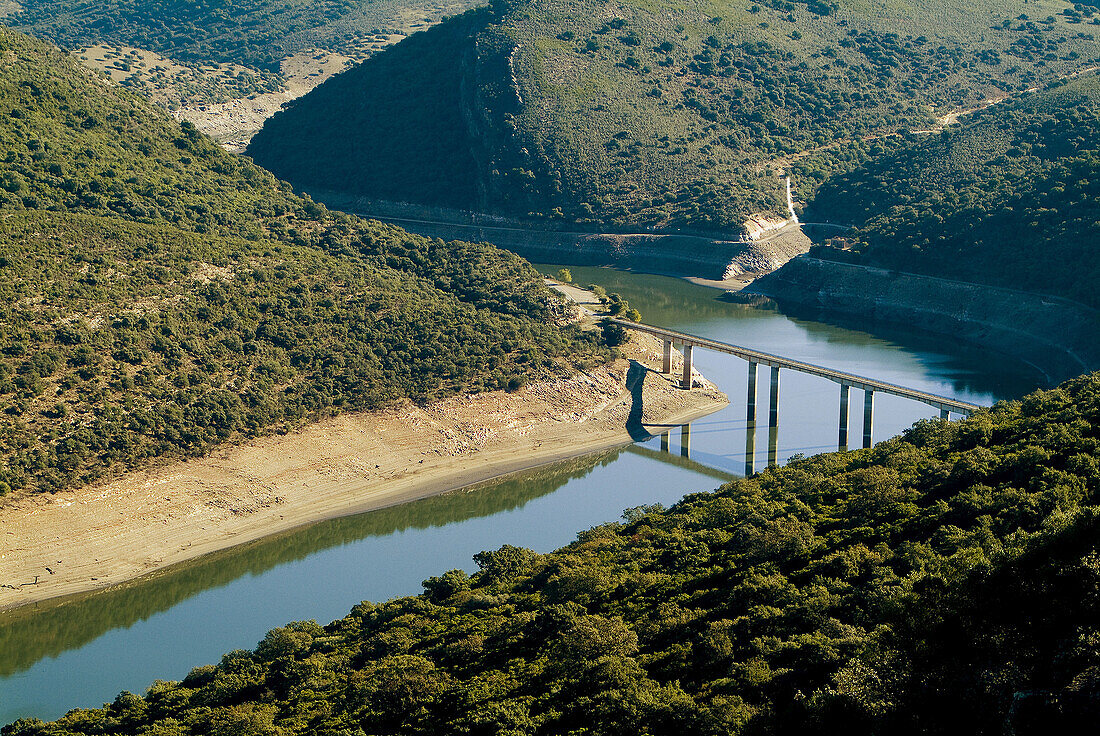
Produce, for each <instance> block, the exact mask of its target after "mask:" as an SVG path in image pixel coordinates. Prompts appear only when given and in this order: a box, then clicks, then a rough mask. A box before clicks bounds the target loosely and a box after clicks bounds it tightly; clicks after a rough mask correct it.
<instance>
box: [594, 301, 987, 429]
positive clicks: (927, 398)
mask: <svg viewBox="0 0 1100 736" xmlns="http://www.w3.org/2000/svg"><path fill="white" fill-rule="evenodd" d="M610 319H611V321H612V322H615V323H616V324H619V325H622V326H623V327H626V328H627V329H631V330H637V331H638V332H645V333H648V334H650V335H655V336H657V337H661V338H664V339H666V340H671V341H673V342H679V343H682V344H684V345H694V346H696V347H701V348H706V349H708V350H715V351H717V352H720V353H727V354H729V355H735V356H737V357H738V358H741V359H743V360H748V361H751V362H753V363H760V364H762V365H769V366H775V367H777V368H789V369H790V370H793V371H799V372H801V373H809V374H810V375H812V376H820V377H821V378H827V379H829V380H830V381H835V382H836V383H839V384H841V385H845V386H853V387H855V388H858V389H863V390H865V391H866V390H870V391H875V392H881V393H884V394H892V395H894V396H902V397H904V398H906V399H913V400H915V401H920V402H922V403H925V404H928V405H929V406H934V407H935V408H937V409H941V410H944V409H946V410H947V411H953V412H957V413H960V414H972V413H973V412H975V411H977V410H978V409H981V408H982V407H981V406H979V405H978V404H971V403H970V402H967V401H959V400H957V399H951V398H948V397H946V396H939V395H938V394H932V393H928V392H927V391H919V390H917V389H912V388H906V387H905V386H898V385H897V384H894V383H887V382H885V381H879V380H876V379H874V378H866V377H864V376H857V375H854V374H852V373H845V372H843V371H837V370H833V369H832V368H825V367H824V366H820V365H814V364H812V363H803V362H802V361H799V360H792V359H791V358H784V357H783V356H781V355H772V354H771V353H764V352H761V351H759V350H752V349H751V348H744V347H741V346H739V345H731V344H729V343H725V342H719V341H718V340H711V339H710V338H707V337H700V336H698V335H689V334H687V333H685V332H677V331H676V330H667V329H665V328H663V327H653V326H652V325H644V324H641V323H638V322H630V321H628V320H625V319H618V318H616V317H611V318H610Z"/></svg>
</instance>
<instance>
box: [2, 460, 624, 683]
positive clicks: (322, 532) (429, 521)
mask: <svg viewBox="0 0 1100 736" xmlns="http://www.w3.org/2000/svg"><path fill="white" fill-rule="evenodd" d="M620 452H622V450H621V449H616V450H610V451H606V452H601V453H596V454H595V455H588V456H585V457H583V458H579V459H575V460H568V461H565V462H562V463H557V464H555V465H551V466H548V467H546V468H542V469H539V470H535V471H531V472H529V473H524V474H523V475H522V477H517V478H508V479H505V480H500V481H494V482H489V483H483V484H480V485H477V486H471V487H469V488H464V489H462V490H460V491H454V492H452V493H447V494H444V495H441V496H433V497H430V498H425V499H423V500H420V501H415V502H413V503H407V504H402V505H399V506H392V507H390V508H385V509H380V510H378V511H371V512H369V513H365V514H358V515H356V516H347V517H344V518H340V519H332V520H330V521H326V522H321V523H318V524H314V525H311V526H309V527H308V528H304V529H295V530H292V531H288V532H285V533H282V534H277V535H274V536H271V537H265V538H264V539H260V540H257V541H255V542H251V543H248V544H242V545H239V546H237V547H233V548H231V549H227V550H223V551H221V552H215V553H213V554H210V555H206V556H204V557H201V558H199V559H197V560H194V561H191V562H185V563H181V564H179V565H174V566H172V567H170V568H166V569H165V570H162V571H159V572H156V573H153V574H151V575H147V576H144V577H142V578H138V579H137V580H134V581H131V582H129V583H123V584H121V585H118V586H114V587H111V588H107V589H105V590H102V591H96V592H93V593H85V594H80V595H76V596H70V597H67V598H62V599H58V600H54V601H46V602H44V603H41V604H38V605H36V606H24V607H22V608H17V609H15V610H14V611H12V612H10V613H8V614H0V677H7V676H9V675H12V674H14V673H17V672H20V671H22V670H25V669H27V668H28V667H30V666H31V665H33V664H34V663H35V662H37V661H38V660H39V659H41V658H43V657H56V656H57V655H59V654H60V653H62V652H64V651H66V650H69V649H74V648H76V647H79V646H82V645H83V644H85V643H87V642H89V641H91V640H93V639H96V638H98V637H99V636H101V635H102V634H104V633H105V632H107V631H110V630H112V629H117V628H124V627H127V626H130V625H132V624H133V623H134V622H136V621H141V620H144V619H147V618H149V617H150V616H152V615H153V614H155V613H158V612H160V611H165V610H168V609H170V608H172V607H174V606H176V605H177V604H179V603H181V602H182V601H184V600H187V599H188V598H191V597H192V596H194V595H196V594H198V593H201V592H202V591H205V590H210V589H212V588H219V587H221V586H223V585H226V584H227V583H229V582H232V581H233V580H236V579H237V578H240V577H242V576H245V575H259V574H261V573H264V572H266V571H268V570H271V569H272V568H275V567H277V566H279V565H283V564H286V563H289V562H293V561H295V560H301V559H303V558H305V557H308V556H309V555H312V554H315V553H317V552H319V551H321V550H325V549H330V548H332V547H338V546H341V545H345V544H349V543H351V542H355V541H358V540H361V539H363V538H365V537H371V536H375V537H378V536H384V535H387V534H392V533H393V532H400V531H406V530H410V529H427V528H430V527H439V526H444V525H447V524H452V523H455V522H459V521H463V520H466V519H472V518H477V517H486V516H492V515H493V514H497V513H500V512H502V511H510V510H515V509H520V508H523V507H524V506H525V505H526V504H527V503H528V502H529V501H531V500H533V499H535V498H538V497H540V496H544V495H546V494H548V493H553V492H554V491H556V490H558V489H559V488H561V486H563V485H564V484H565V483H566V482H568V481H569V480H571V479H574V478H583V477H584V476H586V475H588V474H589V473H591V472H592V470H593V469H594V468H596V467H602V466H606V465H608V464H609V463H612V462H614V461H615V460H616V458H618V456H619V453H620Z"/></svg>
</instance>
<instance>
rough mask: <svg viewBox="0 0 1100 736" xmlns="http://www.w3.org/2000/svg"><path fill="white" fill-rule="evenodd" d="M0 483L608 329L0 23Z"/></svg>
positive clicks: (461, 371)
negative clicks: (236, 149) (277, 174)
mask: <svg viewBox="0 0 1100 736" xmlns="http://www.w3.org/2000/svg"><path fill="white" fill-rule="evenodd" d="M0 57H2V58H3V61H4V63H3V65H2V66H0V147H2V150H3V151H4V154H3V158H2V159H0V275H2V277H0V409H2V411H3V413H2V414H0V460H2V462H0V493H3V492H7V491H8V490H9V489H11V488H27V489H38V490H51V489H55V488H58V487H62V486H66V485H73V484H80V483H85V482H88V481H92V480H95V479H97V478H100V477H102V476H103V475H105V474H107V473H110V472H114V471H119V470H124V469H127V468H131V467H135V466H137V465H141V464H143V463H147V462H150V461H151V460H153V459H159V458H172V457H186V456H193V455H199V454H203V453H205V452H207V451H209V450H210V449H211V448H212V447H214V446H215V445H217V444H219V443H223V442H229V441H235V440H238V439H241V438H245V437H250V436H255V435H257V434H262V433H267V432H273V431H287V430H289V429H293V428H295V427H297V426H300V425H301V424H302V423H304V422H307V421H310V420H312V419H316V418H319V417H322V416H326V415H329V414H332V413H335V412H338V411H342V410H352V409H371V408H375V407H380V406H385V405H387V404H391V403H393V402H395V401H398V400H401V399H404V398H410V399H414V400H418V401H419V400H427V399H430V398H432V397H436V396H442V395H447V394H450V393H453V392H457V391H476V390H481V389H485V388H501V387H507V386H512V387H515V386H518V385H520V384H522V383H523V382H524V381H525V380H527V379H528V378H529V377H534V376H545V375H551V374H555V373H561V372H569V371H570V370H572V368H571V366H572V365H573V363H574V361H579V362H581V363H583V362H584V361H593V360H600V359H602V358H603V356H605V355H606V354H607V353H606V349H605V348H603V347H600V346H597V345H594V344H593V343H592V342H591V341H589V340H588V339H586V338H583V337H581V336H579V335H578V334H576V333H575V332H574V331H573V330H572V328H569V329H564V328H559V327H558V326H556V318H557V315H556V312H555V309H556V308H557V307H556V306H555V305H556V304H557V303H558V302H557V300H555V299H554V298H552V297H551V296H550V293H549V292H548V291H547V290H546V288H545V287H544V286H543V284H542V280H541V278H540V277H539V275H538V274H537V273H536V272H535V271H534V270H533V269H532V268H531V267H530V266H529V265H528V264H526V263H525V262H523V261H521V260H520V259H518V258H516V257H515V256H512V255H510V254H506V253H503V252H502V251H499V250H496V249H495V248H492V247H490V246H486V245H470V244H463V243H452V244H445V243H443V242H442V241H438V240H429V239H425V238H419V237H415V236H412V235H409V234H408V233H406V232H404V231H402V230H400V229H398V228H395V227H391V226H385V225H381V224H379V223H376V222H375V223H372V222H366V221H363V220H359V219H356V218H352V217H349V216H346V215H340V214H330V213H328V212H327V211H325V209H324V208H323V207H321V206H320V205H317V204H315V203H314V202H311V201H309V200H308V199H302V198H300V197H297V196H295V195H293V194H292V193H291V192H290V190H289V187H288V186H287V185H286V184H284V183H282V182H279V181H277V180H276V179H275V178H274V177H273V176H271V174H269V173H268V172H266V171H264V170H262V169H260V168H258V167H257V166H254V165H253V164H251V163H250V162H248V161H247V160H245V159H242V158H240V157H237V156H233V155H231V154H228V153H226V152H224V151H222V150H221V149H220V148H218V147H217V146H216V145H215V144H214V143H213V142H212V141H210V140H209V139H207V138H205V137H204V136H202V135H199V134H198V133H196V131H195V130H194V129H193V128H191V127H189V126H186V125H184V126H180V125H178V124H177V123H175V122H173V121H172V120H171V119H169V118H168V117H167V116H166V115H164V114H162V113H160V112H158V111H156V110H155V109H153V108H151V106H150V105H149V104H148V103H146V102H144V101H143V100H141V99H139V98H138V97H136V96H134V95H133V94H131V93H129V92H127V91H125V90H123V89H120V88H118V87H115V86H111V85H108V84H106V83H105V82H104V81H103V80H102V78H99V77H95V76H94V75H92V74H90V73H88V72H87V71H85V70H83V69H81V68H80V67H78V66H76V64H75V62H73V61H72V60H71V59H70V58H69V57H68V56H66V55H65V54H63V53H61V52H60V51H57V50H56V49H53V48H51V47H47V46H46V45H44V44H42V43H40V42H37V41H33V40H31V39H29V38H27V37H24V36H20V35H19V34H16V33H14V32H11V31H9V30H6V29H0Z"/></svg>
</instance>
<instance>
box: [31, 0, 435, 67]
mask: <svg viewBox="0 0 1100 736" xmlns="http://www.w3.org/2000/svg"><path fill="white" fill-rule="evenodd" d="M19 4H20V6H21V10H20V12H19V13H17V14H15V15H14V17H13V18H11V19H10V22H11V23H12V24H13V25H14V26H15V27H16V28H18V29H19V30H22V31H26V32H29V33H33V34H34V35H37V36H42V37H45V38H49V39H50V40H52V41H54V42H56V43H57V44H59V45H60V46H62V47H64V48H78V47H81V46H91V45H94V44H98V43H103V42H108V43H114V44H121V45H127V46H136V47H138V48H142V49H150V50H153V51H158V52H160V53H162V54H164V55H166V56H169V57H171V58H173V59H177V60H180V61H191V62H205V63H209V62H218V63H226V64H238V65H241V66H245V67H250V68H252V69H255V70H261V71H264V72H267V73H268V74H269V75H277V74H278V72H279V62H280V61H281V60H282V59H284V58H286V57H287V56H290V55H291V54H293V53H295V52H297V51H301V50H304V49H309V48H318V47H320V48H326V49H329V50H332V51H343V52H347V53H354V51H355V50H356V49H357V48H358V47H359V46H360V45H362V43H363V40H364V38H369V37H370V36H372V35H377V34H379V33H380V32H382V30H385V29H380V28H379V27H378V24H379V23H380V22H382V21H383V20H384V19H385V18H387V17H390V16H391V15H392V14H393V8H392V7H391V6H394V5H399V6H400V7H403V8H409V7H412V8H416V6H417V3H415V2H413V3H410V2H404V3H400V4H397V3H393V2H369V1H368V0H319V1H318V0H244V2H240V1H239V0H235V1H233V2H230V1H229V0H206V1H205V2H187V1H184V0H168V2H164V1H162V0H22V2H20V3H19ZM422 4H423V5H427V4H426V3H422Z"/></svg>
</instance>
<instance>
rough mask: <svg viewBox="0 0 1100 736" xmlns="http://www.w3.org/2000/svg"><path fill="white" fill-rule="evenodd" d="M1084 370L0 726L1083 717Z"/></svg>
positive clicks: (875, 730) (328, 729)
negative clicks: (110, 694)
mask: <svg viewBox="0 0 1100 736" xmlns="http://www.w3.org/2000/svg"><path fill="white" fill-rule="evenodd" d="M1098 443H1100V375H1093V376H1088V377H1082V378H1079V379H1075V380H1073V381H1071V382H1068V383H1067V384H1064V385H1063V386H1061V387H1060V388H1058V389H1055V390H1053V391H1048V392H1038V393H1035V394H1032V395H1030V396H1028V397H1026V398H1024V399H1023V400H1021V401H1015V402H1005V403H1001V404H999V405H997V406H995V407H994V408H993V409H991V410H988V411H982V412H980V413H978V414H977V415H976V416H975V417H973V418H971V419H968V420H966V421H962V422H957V423H948V422H943V421H939V420H926V421H922V422H920V423H918V424H917V425H915V426H914V427H913V428H912V429H910V430H908V431H907V432H905V433H903V434H902V435H901V436H900V437H897V438H895V439H893V440H890V441H888V442H885V443H882V444H880V445H879V446H877V447H876V448H874V449H871V450H861V451H856V452H845V453H833V454H828V455H821V456H817V457H813V458H810V459H805V460H798V461H794V462H792V463H791V464H790V465H789V466H788V467H786V468H782V469H770V470H768V471H766V472H764V473H761V474H759V475H757V476H754V477H753V478H750V479H744V480H738V481H735V482H733V483H730V484H728V485H726V486H723V487H722V488H721V489H719V490H718V491H717V492H715V493H712V494H711V493H707V494H697V495H693V496H689V497H687V498H686V499H685V500H684V501H682V502H681V503H679V504H677V505H676V506H674V507H673V508H671V509H669V510H668V511H662V510H659V509H655V508H638V509H633V510H631V511H628V512H627V513H626V515H625V519H626V521H625V523H619V524H609V525H605V526H601V527H597V528H595V529H591V530H589V531H586V532H582V533H581V534H580V535H579V536H578V540H577V541H576V542H575V543H574V544H572V545H570V546H568V547H566V548H564V549H562V550H560V551H558V552H555V553H552V554H548V555H538V554H535V553H533V552H530V551H528V550H523V549H518V548H514V547H503V548H501V549H499V550H497V551H494V552H482V553H480V554H479V555H477V556H476V557H475V559H476V561H477V563H478V565H479V567H480V572H478V573H476V574H475V575H474V576H472V577H467V576H466V574H465V573H462V572H460V571H451V572H448V573H446V574H443V575H441V576H439V577H433V578H431V579H429V580H426V581H425V583H424V587H425V593H424V594H423V595H421V596H418V597H412V598H403V599H398V600H393V601H390V602H387V603H383V604H378V605H375V604H371V603H363V604H360V605H359V606H356V607H355V608H354V609H353V610H352V612H351V614H350V615H349V616H347V617H346V618H344V619H341V620H338V621H336V622H333V623H332V624H329V625H328V626H324V627H322V626H319V625H317V624H316V623H313V622H304V623H294V624H290V625H288V626H286V627H284V628H281V629H276V630H274V631H271V632H270V633H269V634H268V635H267V636H266V637H265V638H264V639H263V641H262V642H260V644H259V646H258V647H257V648H256V650H255V651H252V652H248V651H235V652H231V653H229V654H226V655H225V656H224V658H223V659H222V661H221V662H220V663H219V664H218V665H214V666H206V667H199V668H197V669H195V670H192V672H191V673H190V674H189V675H188V676H187V677H186V679H184V680H183V681H182V682H180V683H167V682H158V683H155V684H154V685H153V686H152V687H151V688H150V689H149V691H148V693H147V694H146V695H145V696H144V697H138V696H136V695H132V694H130V693H123V694H122V695H120V696H119V697H118V698H117V699H116V700H115V702H114V703H112V704H109V705H107V706H105V707H104V708H102V709H94V710H76V711H72V712H70V713H69V714H68V715H66V716H65V717H64V718H62V719H60V720H59V721H57V722H55V723H51V724H45V723H42V722H40V721H34V720H25V721H20V722H17V723H16V724H13V725H11V726H9V727H7V728H6V729H5V730H4V732H3V733H4V735H5V736H45V735H47V734H48V735H50V736H63V735H69V734H153V733H156V734H218V733H233V734H241V735H248V734H275V733H280V734H296V733H310V734H319V735H325V736H334V735H335V734H367V733H404V734H419V733H424V734H435V733H469V734H475V733H476V734H504V733H507V734H581V733H598V734H682V733H692V734H728V733H745V734H765V733H770V734H776V733H792V734H793V733H848V734H907V733H966V734H994V733H1005V732H1013V733H1017V734H1028V733H1051V732H1064V733H1073V732H1078V733H1081V732H1084V730H1085V724H1087V723H1089V722H1090V721H1089V719H1091V718H1095V716H1096V715H1097V714H1098V712H1100V699H1098V696H1100V679H1098V677H1097V672H1098V671H1100V670H1098V668H1100V649H1098V646H1097V641H1098V636H1100V632H1098V631H1097V621H1100V610H1098V608H1097V605H1098V601H1100V595H1098V594H1100V549H1098V542H1097V540H1098V538H1100V537H1098V536H1097V532H1100V507H1098V505H1097V501H1098V496H1097V494H1098V493H1100V468H1098V465H1097V457H1098V449H1100V447H1098Z"/></svg>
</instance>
